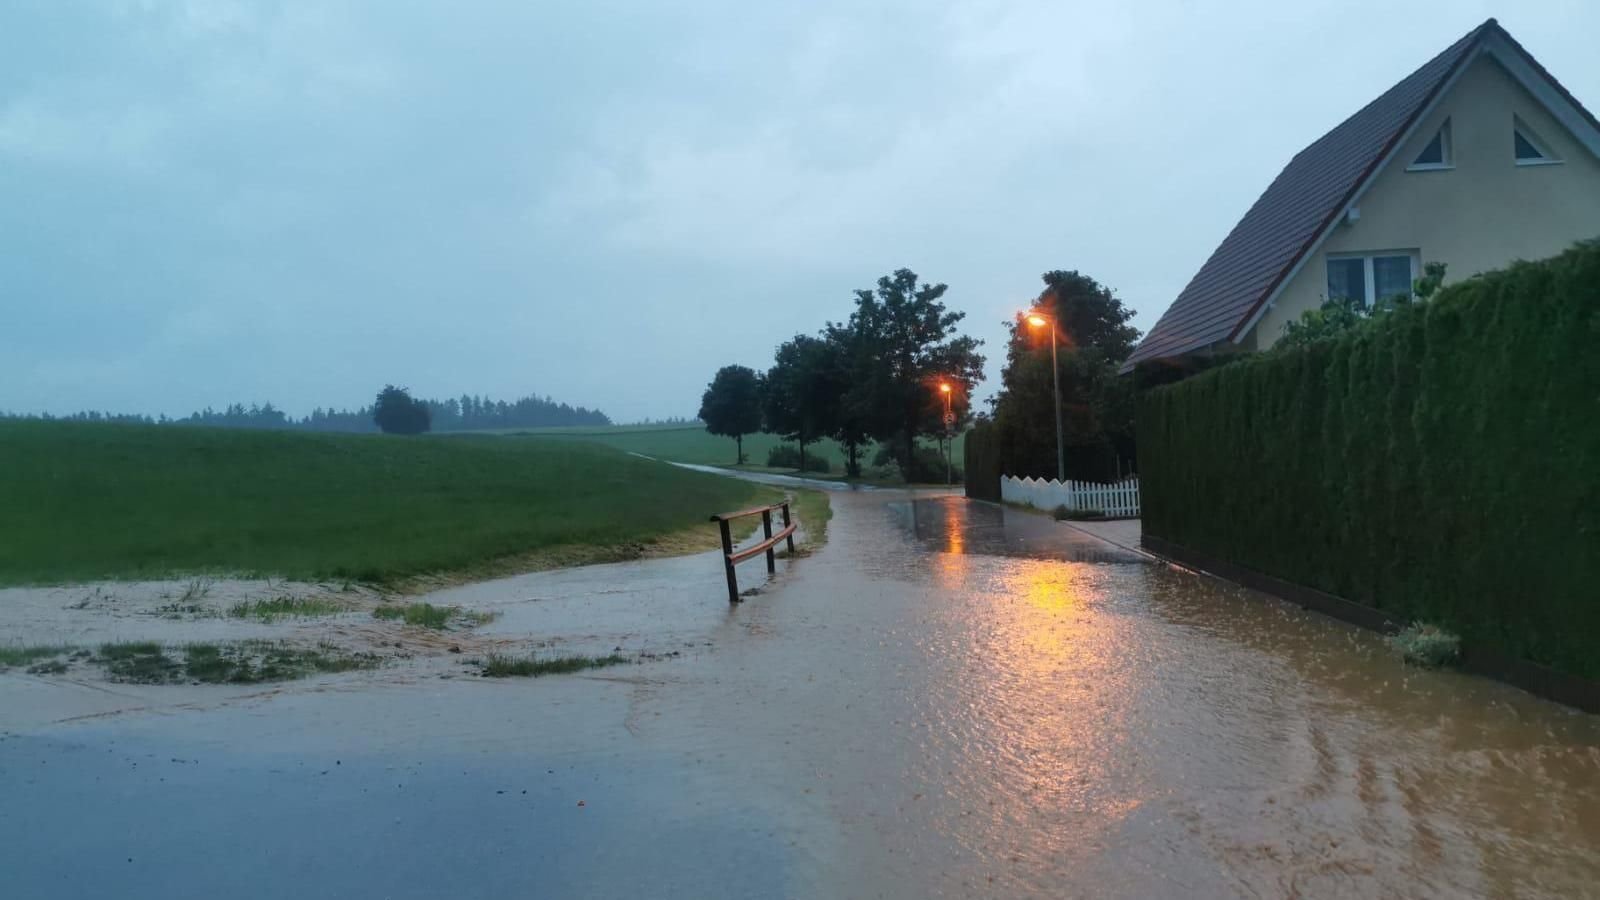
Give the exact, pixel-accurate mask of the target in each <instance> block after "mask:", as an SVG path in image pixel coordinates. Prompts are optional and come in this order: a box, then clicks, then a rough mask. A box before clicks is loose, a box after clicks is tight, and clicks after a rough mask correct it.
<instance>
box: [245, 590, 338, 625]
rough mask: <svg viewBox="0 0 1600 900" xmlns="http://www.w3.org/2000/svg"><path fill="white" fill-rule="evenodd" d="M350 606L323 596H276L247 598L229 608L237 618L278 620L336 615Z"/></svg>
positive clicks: (264, 620) (265, 620)
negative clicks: (268, 598)
mask: <svg viewBox="0 0 1600 900" xmlns="http://www.w3.org/2000/svg"><path fill="white" fill-rule="evenodd" d="M347 610H348V607H346V606H345V605H344V604H342V603H337V602H335V601H333V600H326V599H323V598H321V597H289V596H283V597H274V598H272V599H270V600H246V601H245V602H243V603H239V604H236V605H235V606H234V607H233V608H232V609H230V610H228V615H230V616H233V617H234V618H235V619H260V620H261V621H263V622H276V621H277V620H279V619H291V618H312V617H315V616H336V615H338V614H339V613H342V612H346V611H347Z"/></svg>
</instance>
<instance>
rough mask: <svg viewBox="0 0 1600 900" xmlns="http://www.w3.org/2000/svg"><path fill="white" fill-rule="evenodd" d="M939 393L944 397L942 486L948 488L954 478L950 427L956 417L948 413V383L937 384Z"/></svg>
mask: <svg viewBox="0 0 1600 900" xmlns="http://www.w3.org/2000/svg"><path fill="white" fill-rule="evenodd" d="M939 393H941V394H943V395H944V485H945V487H949V486H950V485H951V484H952V483H953V482H954V478H953V477H952V476H951V474H950V452H951V444H952V442H951V440H950V426H952V425H954V424H955V421H956V417H955V415H954V414H953V413H951V412H950V382H948V381H941V382H939Z"/></svg>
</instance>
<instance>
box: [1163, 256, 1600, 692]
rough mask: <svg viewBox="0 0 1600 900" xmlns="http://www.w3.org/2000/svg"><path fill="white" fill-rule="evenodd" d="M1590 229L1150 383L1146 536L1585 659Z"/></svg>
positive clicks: (1599, 562)
mask: <svg viewBox="0 0 1600 900" xmlns="http://www.w3.org/2000/svg"><path fill="white" fill-rule="evenodd" d="M1597 339H1600V242H1588V243H1585V244H1581V245H1579V246H1577V247H1574V248H1573V249H1572V250H1570V251H1568V252H1566V253H1564V254H1562V255H1560V256H1557V257H1554V258H1552V259H1548V260H1544V261H1542V262H1537V263H1517V264H1515V265H1512V266H1511V267H1509V268H1507V269H1506V270H1504V271H1500V272H1492V273H1489V274H1486V275H1483V276H1479V277H1476V278H1472V279H1469V280H1466V281H1462V282H1458V283H1456V284H1453V285H1451V286H1450V287H1447V288H1444V289H1443V290H1441V291H1440V292H1439V293H1438V294H1437V295H1436V296H1435V297H1434V298H1433V299H1432V300H1430V301H1429V302H1427V303H1420V304H1414V305H1411V306H1407V307H1404V308H1399V309H1396V310H1394V311H1393V312H1391V313H1388V314H1387V315H1385V316H1382V317H1380V318H1377V319H1373V320H1371V321H1368V322H1364V323H1362V324H1361V325H1360V326H1359V327H1357V328H1355V329H1354V330H1352V331H1351V332H1350V333H1348V334H1345V335H1343V336H1341V337H1338V338H1336V339H1332V340H1328V341H1323V342H1318V343H1316V344H1314V345H1312V346H1309V347H1306V348H1304V349H1298V350H1292V351H1284V352H1274V353H1269V354H1259V355H1255V356H1251V357H1249V358H1246V359H1242V360H1240V361H1239V362H1236V363H1234V364H1232V365H1229V366H1225V367H1222V368H1219V369H1216V370H1214V371H1210V372H1206V373H1204V374H1201V375H1197V376H1195V377H1193V378H1190V379H1188V380H1186V381H1183V382H1180V383H1177V384H1173V385H1168V386H1165V387H1160V388H1156V389H1154V390H1152V391H1150V392H1148V393H1147V394H1146V395H1145V396H1144V397H1143V398H1142V400H1141V402H1140V408H1139V449H1140V460H1139V463H1140V476H1141V491H1142V494H1143V496H1142V503H1143V513H1144V531H1145V533H1146V534H1148V535H1151V536H1154V537H1158V538H1161V539H1163V540H1167V541H1171V542H1173V543H1175V544H1179V545H1181V546H1184V547H1187V548H1190V549H1192V550H1194V551H1198V552H1201V553H1205V554H1208V555H1211V556H1213V557H1218V558H1221V559H1223V560H1227V561H1230V562H1233V563H1236V564H1238V565H1242V566H1245V567H1248V568H1251V569H1254V570H1256V571H1259V572H1264V573H1267V574H1270V575H1275V576H1277V577H1280V578H1284V579H1287V580H1290V581H1294V582H1297V583H1300V584H1304V585H1309V586H1311V587H1315V588H1319V589H1321V590H1324V591H1327V592H1329V593H1333V594H1337V595H1339V596H1342V597H1345V598H1347V599H1349V600H1352V601H1355V602H1357V603H1362V604H1365V605H1367V606H1370V607H1374V608H1377V609H1380V610H1383V611H1384V612H1385V613H1387V614H1388V615H1390V617H1391V618H1393V619H1395V620H1396V621H1418V620H1420V621H1427V622H1437V623H1439V624H1440V625H1441V626H1443V627H1445V628H1448V629H1450V630H1451V631H1453V632H1456V633H1458V634H1460V636H1461V638H1462V639H1463V640H1465V641H1467V642H1468V643H1469V644H1472V645H1479V646H1485V647H1489V648H1493V649H1497V650H1499V651H1501V652H1505V653H1509V654H1512V655H1515V656H1520V657H1522V658H1524V659H1529V660H1532V661H1535V662H1540V663H1545V664H1548V665H1551V666H1554V667H1556V668H1558V669H1561V670H1563V671H1567V672H1571V673H1574V674H1578V675H1584V676H1588V677H1600V654H1597V653H1595V652H1594V636H1595V635H1597V634H1600V603H1597V602H1595V585H1596V584H1600V414H1597V413H1600V403H1597V394H1596V392H1597V390H1600V387H1597V386H1600V353H1596V352H1595V344H1596V340H1597Z"/></svg>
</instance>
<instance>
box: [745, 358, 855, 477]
mask: <svg viewBox="0 0 1600 900" xmlns="http://www.w3.org/2000/svg"><path fill="white" fill-rule="evenodd" d="M835 350H836V345H834V344H831V343H829V342H828V341H826V340H824V339H822V338H815V337H811V336H809V335H804V334H797V335H795V337H794V340H791V341H785V342H784V343H783V344H782V345H780V346H779V347H778V352H777V354H776V355H775V357H774V360H773V366H772V368H771V369H769V370H768V371H767V377H766V379H765V380H764V382H763V388H764V389H763V391H762V398H761V399H762V404H761V405H762V415H763V419H764V420H765V423H764V427H765V428H766V430H767V431H770V432H773V433H775V434H778V435H780V436H781V437H783V438H784V439H786V440H791V441H794V442H795V443H797V444H799V445H800V460H799V463H800V465H799V467H800V469H801V471H805V470H806V444H808V443H810V442H812V441H815V440H817V439H818V438H821V437H825V436H827V435H828V434H830V433H832V432H833V431H834V430H835V429H836V428H837V427H838V424H837V420H838V415H837V413H838V410H839V405H840V399H841V398H842V397H843V395H844V392H845V388H846V387H847V386H848V385H847V384H846V382H845V374H844V370H843V367H842V364H841V361H840V360H839V358H838V355H837V353H836V352H835Z"/></svg>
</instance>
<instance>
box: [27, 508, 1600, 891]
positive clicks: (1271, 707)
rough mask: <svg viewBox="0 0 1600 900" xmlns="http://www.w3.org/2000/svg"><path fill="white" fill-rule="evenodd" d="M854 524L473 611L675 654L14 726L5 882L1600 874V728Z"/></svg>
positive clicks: (1089, 575)
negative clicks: (751, 551) (776, 548)
mask: <svg viewBox="0 0 1600 900" xmlns="http://www.w3.org/2000/svg"><path fill="white" fill-rule="evenodd" d="M833 500H834V507H835V510H836V516H835V519H834V521H833V523H832V524H831V526H830V541H829V544H828V545H827V547H826V548H825V549H823V550H822V551H821V552H820V553H818V554H816V555H814V556H810V557H806V558H802V559H799V560H796V561H793V562H789V563H784V564H782V565H781V566H780V571H779V574H778V576H777V577H776V578H775V579H773V581H772V582H771V583H769V584H767V585H766V586H765V587H764V588H763V589H762V590H761V591H760V592H759V593H758V594H757V595H755V596H753V597H752V598H750V599H749V600H748V601H747V602H745V603H743V604H741V605H739V606H737V607H732V608H730V607H729V606H728V604H727V603H726V600H725V594H724V593H723V588H722V584H721V577H722V576H721V571H720V568H719V564H718V562H717V560H716V558H715V556H714V555H703V556H695V557H687V558H682V559H676V560H661V561H656V562H649V563H633V564H621V565H618V566H598V567H592V568H589V569H584V570H574V571H569V572H565V573H540V574H538V575H532V576H523V577H521V578H518V579H507V580H506V581H504V582H491V583H486V584H482V585H473V586H469V587H468V588H463V589H461V590H463V591H471V592H473V593H472V597H473V598H474V601H475V602H479V603H490V602H494V601H498V602H500V603H501V604H503V606H504V612H505V615H503V616H502V618H501V619H500V620H499V621H497V622H496V623H495V625H494V626H491V627H502V628H512V627H516V628H524V629H530V630H533V631H538V630H540V629H544V630H547V631H548V632H549V636H550V637H551V638H552V639H556V638H560V639H562V640H566V641H571V642H575V643H574V645H575V646H582V645H584V642H585V641H587V642H589V643H593V644H596V645H599V644H604V643H610V642H612V641H617V642H624V643H625V642H630V641H631V642H632V644H630V646H643V645H644V644H649V645H651V646H657V647H660V648H666V647H668V646H671V647H673V648H674V649H678V650H679V651H680V652H679V655H677V656H674V657H671V658H666V659H662V660H660V661H655V662H649V663H645V664H641V665H634V666H625V667H620V668H616V669H607V670H601V671H598V672H595V673H592V674H589V675H580V676H561V677H550V678H541V679H536V680H527V681H518V680H513V681H496V680H489V679H481V678H471V677H465V676H463V677H452V678H448V679H446V678H438V677H432V676H429V677H407V678H390V679H387V680H386V679H383V678H362V677H351V678H344V679H341V678H333V679H324V680H322V681H318V682H315V683H312V684H300V685H289V686H285V687H282V688H277V689H273V690H269V691H263V692H260V693H258V694H253V695H250V696H247V697H242V698H241V697H237V696H231V695H230V696H227V697H226V698H222V697H221V695H217V699H211V695H208V694H206V693H205V691H204V690H200V691H199V692H198V693H194V692H191V693H186V694H184V695H182V696H183V700H182V702H176V703H173V704H170V705H166V706H161V707H159V708H153V709H150V710H146V711H143V712H124V713H121V714H117V715H95V716H87V717H83V718H74V719H70V720H65V721H51V722H47V723H40V724H37V725H30V726H28V727H25V728H19V729H14V730H12V731H10V732H7V733H4V734H0V873H3V876H0V878H3V880H0V884H3V889H0V894H3V895H4V896H7V897H13V896H14V897H29V898H31V897H42V898H43V897H52V898H53V897H63V898H67V897H85V898H88V897H105V896H127V897H161V898H189V897H195V898H201V897H207V898H209V897H217V896H226V897H229V898H235V900H242V898H257V897H261V898H267V897H283V896H295V897H302V898H321V897H393V898H413V897H414V898H423V897H439V896H463V897H503V896H514V897H937V896H949V897H965V896H972V897H989V896H1126V897H1159V896H1183V897H1232V896H1295V895H1299V896H1385V895H1386V896H1462V895H1506V896H1509V895H1518V896H1582V895H1584V894H1585V893H1587V892H1590V891H1592V890H1593V886H1594V885H1595V884H1600V719H1597V717H1593V716H1586V715H1583V714H1580V713H1576V712H1573V711H1571V710H1568V709H1565V708H1563V707H1558V706H1555V705H1553V704H1549V703H1545V702H1543V701H1539V700H1536V699H1534V698H1532V697H1529V696H1527V695H1525V694H1522V693H1520V692H1517V691H1515V690H1512V689H1510V688H1507V687H1505V686H1503V685H1498V684H1495V683H1492V682H1488V681H1485V680H1482V679H1477V678H1471V677H1468V676H1463V675H1459V674H1454V673H1448V672H1444V673H1433V672H1417V671H1415V670H1411V669H1407V668H1405V667H1404V666H1403V665H1401V664H1400V663H1399V662H1398V660H1396V659H1394V657H1393V656H1392V654H1390V653H1389V652H1388V650H1387V648H1386V647H1385V646H1384V645H1383V643H1382V641H1381V640H1380V639H1379V638H1378V637H1377V636H1374V635H1370V634H1367V633H1363V632H1359V631H1357V630H1355V629H1352V628H1350V627H1348V626H1345V625H1342V624H1340V623H1337V622H1333V621H1330V620H1327V619H1324V618H1321V617H1319V616H1316V615H1314V614H1310V613H1306V612H1303V611H1300V610H1297V609H1294V608H1292V607H1288V606H1286V605H1284V604H1281V603H1278V602H1276V601H1273V600H1270V599H1269V598H1265V597H1262V596H1259V595H1256V594H1253V593H1251V592H1248V591H1244V590H1242V589H1239V588H1236V587H1233V586H1230V585H1227V584H1225V583H1222V582H1219V581H1216V580H1214V579H1210V578H1207V577H1204V576H1200V575H1196V574H1194V573H1189V572H1185V571H1182V570H1178V569H1175V568H1173V567H1170V566H1167V565H1164V564H1162V563H1159V562H1156V561H1153V560H1151V559H1149V558H1146V557H1144V556H1142V555H1140V554H1136V553H1132V552H1129V551H1127V550H1123V549H1121V548H1118V547H1114V546H1112V545H1110V544H1106V543H1103V542H1100V541H1098V540H1096V539H1094V538H1092V537H1090V536H1088V535H1086V534H1084V533H1082V532H1079V531H1076V530H1075V529H1072V528H1070V527H1068V526H1065V525H1061V524H1058V523H1054V522H1051V521H1050V520H1049V519H1047V518H1045V517H1042V516H1037V515H1033V514H1030V513H1024V512H1018V511H1014V510H1007V509H1002V508H1000V507H996V506H991V505H987V504H981V503H972V502H968V501H965V500H963V499H960V498H957V497H948V496H926V495H924V496H912V495H907V494H903V493H900V492H893V491H877V492H862V493H840V494H836V495H835V496H834V498H833ZM741 574H742V577H744V578H747V579H753V580H756V581H759V580H760V578H761V573H760V563H759V561H753V562H752V563H749V564H747V565H746V566H745V567H743V569H742V572H741ZM560 598H568V599H567V600H564V601H561V602H562V603H565V604H566V605H561V604H560V603H553V602H551V601H552V600H560ZM519 608H520V609H522V612H521V613H519V612H518V610H519ZM544 610H549V612H544Z"/></svg>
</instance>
